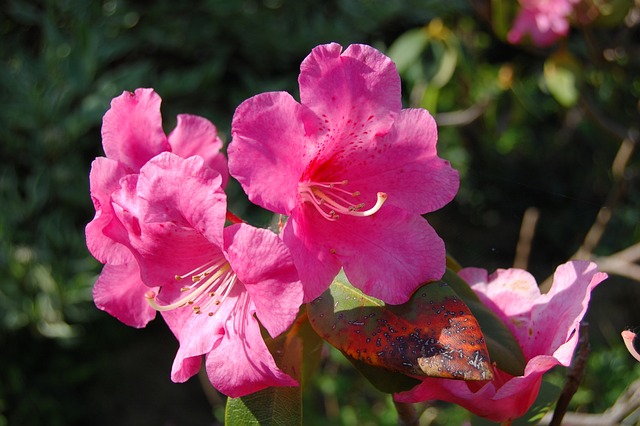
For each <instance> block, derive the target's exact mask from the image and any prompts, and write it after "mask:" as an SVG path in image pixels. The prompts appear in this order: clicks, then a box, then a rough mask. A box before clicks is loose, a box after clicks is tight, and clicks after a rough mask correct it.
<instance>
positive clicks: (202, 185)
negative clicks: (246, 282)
mask: <svg viewBox="0 0 640 426" xmlns="http://www.w3.org/2000/svg"><path fill="white" fill-rule="evenodd" d="M114 202H115V203H116V204H117V205H118V206H119V207H120V210H119V211H118V212H117V214H118V217H119V219H120V221H121V222H122V223H123V224H124V225H125V226H126V227H127V230H128V240H129V245H130V249H131V250H132V252H133V253H134V255H136V258H137V259H138V262H139V263H140V268H141V271H142V278H143V280H144V281H145V282H147V283H153V284H154V285H165V284H170V283H172V284H173V285H174V286H176V284H175V280H174V277H175V275H181V274H184V273H186V272H188V271H190V270H191V269H193V268H195V267H197V266H200V265H202V264H204V263H206V262H208V261H209V260H211V259H212V258H215V256H217V255H219V253H220V247H221V246H222V227H223V224H224V221H225V215H226V198H225V195H224V193H223V192H222V190H221V188H220V175H219V174H217V173H216V172H215V171H213V170H212V169H210V168H208V167H206V166H205V165H204V163H203V160H202V158H200V157H191V158H188V159H186V160H185V159H182V158H180V157H178V156H176V155H173V154H170V153H163V154H161V155H159V156H157V157H156V158H154V159H153V160H151V161H150V162H149V163H148V164H147V165H146V166H144V167H143V168H142V170H141V171H140V176H139V178H138V181H137V185H136V186H135V188H132V187H131V186H128V187H125V188H123V189H122V190H121V191H118V192H116V193H115V194H114ZM120 241H122V239H120ZM123 243H126V242H123Z"/></svg>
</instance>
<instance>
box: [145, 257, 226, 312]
mask: <svg viewBox="0 0 640 426" xmlns="http://www.w3.org/2000/svg"><path fill="white" fill-rule="evenodd" d="M189 275H192V277H191V281H192V284H191V285H189V286H184V287H182V288H180V292H183V293H187V294H185V295H184V296H182V297H180V298H179V299H178V300H175V301H174V302H173V303H169V304H161V303H160V302H159V301H158V300H157V294H156V293H155V292H154V291H148V292H146V293H145V298H146V299H147V302H148V303H149V305H151V307H152V308H154V309H155V310H157V311H170V310H173V309H178V308H181V307H184V306H191V309H192V310H193V313H194V314H196V315H199V314H201V313H203V312H207V311H208V312H207V315H208V316H213V315H214V314H215V313H216V312H217V311H218V309H219V306H220V305H222V303H223V302H224V301H225V299H226V298H227V296H228V295H229V294H230V292H231V290H232V289H233V287H234V285H235V284H236V282H237V276H236V274H235V273H234V272H233V270H232V269H231V266H230V265H229V263H228V262H227V260H226V259H224V258H221V259H219V260H217V261H211V262H208V263H206V264H205V265H203V266H200V267H198V268H196V269H194V270H193V271H191V272H189V273H188V274H184V275H176V280H178V281H179V280H182V279H183V278H184V277H188V276H189ZM217 295H220V296H219V297H216V296H217Z"/></svg>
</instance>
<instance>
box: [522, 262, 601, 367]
mask: <svg viewBox="0 0 640 426" xmlns="http://www.w3.org/2000/svg"><path fill="white" fill-rule="evenodd" d="M606 278H607V274H605V273H603V272H598V267H597V265H596V264H595V263H593V262H588V261H580V260H574V261H571V262H567V263H565V264H563V265H560V266H558V268H557V269H556V271H555V273H554V275H553V285H552V286H551V290H549V292H548V293H546V294H543V295H541V296H540V299H539V300H538V303H537V304H536V305H535V306H534V307H533V308H532V310H531V323H532V327H533V329H534V330H536V333H535V335H534V338H533V339H529V341H528V343H529V345H530V351H531V352H532V353H533V354H534V355H538V354H540V355H553V356H554V357H555V358H557V359H558V360H559V361H560V362H561V363H562V365H564V366H569V364H570V363H571V357H572V356H573V352H574V350H575V347H576V345H577V343H578V329H579V326H580V321H581V320H582V318H583V317H584V315H585V313H586V312H587V308H588V307H589V300H590V299H591V292H592V291H593V289H594V288H595V287H596V286H597V285H598V284H600V283H601V282H602V281H604V280H605V279H606ZM523 349H525V350H526V348H525V346H524V345H523Z"/></svg>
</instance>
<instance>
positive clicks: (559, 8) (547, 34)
mask: <svg viewBox="0 0 640 426" xmlns="http://www.w3.org/2000/svg"><path fill="white" fill-rule="evenodd" d="M578 2H579V0H520V6H521V9H520V12H519V13H518V16H517V17H516V20H515V21H514V23H513V27H512V28H511V31H509V34H508V35H507V40H509V42H510V43H513V44H517V43H520V42H521V41H522V38H523V37H524V36H525V35H527V34H528V35H529V36H530V37H531V40H532V41H533V43H534V44H535V45H536V46H539V47H547V46H550V45H552V44H553V43H555V42H556V41H557V40H559V39H560V38H563V37H565V36H566V35H567V33H568V32H569V20H568V19H569V15H571V13H572V12H573V7H574V5H575V4H577V3H578Z"/></svg>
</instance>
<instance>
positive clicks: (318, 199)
mask: <svg viewBox="0 0 640 426" xmlns="http://www.w3.org/2000/svg"><path fill="white" fill-rule="evenodd" d="M348 184H349V181H348V180H346V179H345V180H343V181H339V182H305V183H301V184H300V185H299V192H300V199H301V200H302V201H303V202H308V203H310V204H311V205H312V206H313V207H314V208H315V209H316V210H317V211H318V213H320V215H321V216H322V217H324V218H325V219H327V220H332V221H334V220H338V218H339V217H340V214H345V215H350V216H357V217H365V216H371V215H372V214H374V213H376V212H377V211H378V210H380V208H381V207H382V205H383V204H384V203H385V201H386V200H387V198H388V196H387V194H386V193H384V192H378V193H377V199H376V203H375V205H374V206H373V207H371V208H370V209H367V210H364V211H363V209H364V207H365V204H364V203H358V204H352V202H351V201H349V198H354V197H359V196H360V195H361V193H360V191H348V190H347V189H345V188H344V187H345V186H346V185H348Z"/></svg>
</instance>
